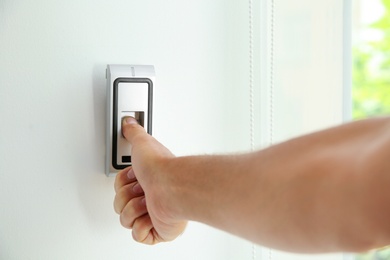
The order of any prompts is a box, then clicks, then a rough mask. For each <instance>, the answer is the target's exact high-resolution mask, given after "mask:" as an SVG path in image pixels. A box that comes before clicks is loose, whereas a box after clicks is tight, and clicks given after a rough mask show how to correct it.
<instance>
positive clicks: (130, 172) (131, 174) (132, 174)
mask: <svg viewBox="0 0 390 260" xmlns="http://www.w3.org/2000/svg"><path fill="white" fill-rule="evenodd" d="M127 178H129V179H130V180H132V179H135V174H134V171H133V168H131V169H130V170H129V171H128V172H127Z"/></svg>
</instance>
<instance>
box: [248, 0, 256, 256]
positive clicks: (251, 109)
mask: <svg viewBox="0 0 390 260" xmlns="http://www.w3.org/2000/svg"><path fill="white" fill-rule="evenodd" d="M248 6H249V8H248V9H249V10H248V11H249V117H250V123H249V124H250V125H249V129H250V130H249V131H250V133H249V135H250V147H251V151H254V150H255V137H254V128H255V123H254V121H255V118H254V89H253V12H252V8H253V2H252V0H249V5H248ZM252 259H253V260H255V259H256V245H255V244H254V243H253V244H252Z"/></svg>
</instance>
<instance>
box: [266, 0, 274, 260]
mask: <svg viewBox="0 0 390 260" xmlns="http://www.w3.org/2000/svg"><path fill="white" fill-rule="evenodd" d="M270 1H271V7H270V9H271V10H270V11H271V17H270V20H271V21H270V31H271V32H270V45H271V46H270V73H269V145H270V146H271V145H272V144H273V143H274V112H275V111H274V73H275V67H274V63H275V62H274V59H275V47H274V46H275V0H270ZM272 258H273V251H272V249H271V248H270V249H269V251H268V259H269V260H272Z"/></svg>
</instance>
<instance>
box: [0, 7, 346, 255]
mask: <svg viewBox="0 0 390 260" xmlns="http://www.w3.org/2000/svg"><path fill="white" fill-rule="evenodd" d="M313 2H314V1H313ZM318 2H323V3H322V4H321V8H322V10H321V12H319V11H318V12H315V13H312V12H313V10H316V7H315V6H314V3H311V1H309V0H299V1H294V4H293V3H291V1H287V0H277V1H276V4H277V7H279V8H280V9H278V10H279V11H278V12H277V13H276V14H275V18H276V23H275V29H277V31H278V32H277V33H276V34H275V39H274V40H275V53H276V54H275V56H274V59H275V60H274V62H275V68H274V69H275V71H274V72H275V74H274V76H275V78H274V90H273V93H274V109H273V112H272V113H269V103H268V102H269V94H270V89H271V88H270V84H269V82H270V80H269V75H270V74H269V70H268V69H269V62H270V60H269V59H270V57H269V51H268V50H267V49H268V48H267V47H269V46H266V45H265V46H263V47H261V42H269V39H270V38H269V32H268V30H269V26H270V24H269V17H263V20H262V21H263V22H262V23H260V13H261V10H263V11H262V12H264V10H265V7H267V6H268V7H269V1H262V2H260V1H255V2H254V23H255V24H254V30H255V35H254V36H255V38H254V44H255V46H254V47H255V49H254V53H255V56H254V58H255V60H254V71H255V75H254V79H255V82H254V83H255V85H254V87H255V110H254V113H255V114H254V118H255V130H256V135H255V137H256V139H255V141H256V146H257V147H259V146H264V145H266V144H267V143H269V137H268V136H269V129H270V128H269V121H270V114H272V116H271V118H273V120H274V128H273V131H274V134H273V135H274V138H275V141H277V140H282V139H285V138H287V137H290V136H294V135H297V134H300V133H303V132H306V131H311V130H314V129H318V128H321V127H324V126H326V125H331V124H335V123H338V122H340V116H341V111H340V106H341V101H340V98H341V97H340V95H341V92H340V88H341V86H340V79H341V74H340V73H341V72H340V70H339V62H340V59H339V56H338V54H339V52H340V49H339V43H340V39H339V38H337V37H336V38H334V41H333V40H331V39H330V40H329V38H328V37H327V36H329V35H330V36H332V35H333V34H332V32H334V30H336V31H335V33H336V34H337V28H338V26H339V25H340V15H341V14H339V13H337V11H338V8H339V5H338V4H337V1H336V0H332V1H316V3H318ZM260 5H264V6H263V7H264V9H261V6H260ZM260 9H261V10H260ZM324 10H325V13H324V12H323V11H324ZM327 10H328V11H327ZM333 11H336V14H335V16H332V14H333V13H334V12H333ZM263 14H264V13H263ZM327 15H328V16H327ZM309 22H310V23H311V24H307V23H309ZM329 22H331V23H330V24H329ZM261 25H262V26H263V27H262V29H263V30H264V29H266V30H265V31H263V34H260V27H261ZM291 26H292V27H291ZM294 30H295V31H294ZM324 31H325V32H326V33H327V34H325V35H323V34H322V33H320V32H324ZM306 33H308V34H306ZM296 34H299V35H301V36H302V38H301V37H299V38H297V37H295V35H296ZM248 39H249V34H248V3H247V2H246V1H228V2H226V1H222V0H215V1H209V0H197V1H180V0H166V1H152V0H144V1H133V0H126V1H124V0H111V1H103V0H96V1H87V0H77V1H76V0H68V1H58V0H52V1H43V0H38V1H21V0H13V1H10V0H1V1H0V118H1V122H2V123H1V126H0V205H1V208H0V259H156V258H158V259H173V258H176V259H251V258H252V245H251V243H248V242H246V241H243V240H241V239H238V238H235V237H232V236H230V235H227V234H225V233H223V232H220V231H217V230H214V229H212V228H209V227H206V226H203V225H200V224H196V223H191V224H190V226H189V228H188V230H187V232H185V234H184V235H183V236H182V237H181V238H179V239H178V240H177V241H175V242H173V243H167V244H162V245H158V246H155V247H149V246H143V245H140V244H137V243H135V242H134V241H133V240H132V238H131V234H130V232H129V231H128V230H125V229H123V228H122V227H121V226H120V224H119V221H118V216H117V215H116V214H115V213H114V211H113V208H112V201H113V196H114V192H113V181H114V179H113V178H107V177H106V176H105V175H104V147H105V144H104V140H105V139H104V131H105V130H104V129H105V127H104V126H105V118H104V115H105V75H104V74H105V66H106V64H108V63H119V64H120V63H124V64H152V65H155V67H156V72H157V80H158V83H157V85H156V87H155V89H154V91H155V92H154V109H155V110H154V129H153V132H154V135H155V136H156V137H157V138H158V139H159V140H160V141H161V142H163V143H164V144H166V145H167V146H168V147H169V148H170V149H172V151H173V152H174V153H175V154H177V155H184V154H198V153H202V154H203V153H217V152H218V153H220V152H223V153H226V152H232V151H243V150H249V149H250V138H249V133H250V123H249V122H250V116H249V101H248V99H249V88H248V84H249V80H248V78H249V73H248V66H249V65H248V64H249V57H248V53H249V49H248ZM307 40H309V42H307ZM327 40H328V41H327ZM324 41H325V42H326V45H324ZM302 44H303V46H302ZM324 46H325V48H324ZM324 49H325V50H326V52H322V51H323V50H324ZM305 50H309V51H308V52H305ZM317 65H318V67H316V66H317ZM316 68H317V69H316ZM260 69H261V71H262V73H259V72H260ZM324 71H326V72H324ZM260 83H262V85H261V88H260V87H259V86H260ZM309 96H310V97H309ZM308 97H309V98H308ZM256 250H257V251H256V254H255V255H256V256H257V257H260V256H262V254H268V253H265V252H266V250H265V249H261V248H259V247H256ZM274 254H276V252H274ZM274 259H278V258H274ZM332 259H338V258H337V257H336V258H332Z"/></svg>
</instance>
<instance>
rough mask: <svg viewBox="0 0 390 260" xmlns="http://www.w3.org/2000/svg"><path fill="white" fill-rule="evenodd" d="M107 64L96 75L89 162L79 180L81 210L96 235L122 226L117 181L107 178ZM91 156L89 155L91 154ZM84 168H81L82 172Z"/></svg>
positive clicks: (82, 162) (84, 162)
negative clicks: (116, 197) (117, 210)
mask: <svg viewBox="0 0 390 260" xmlns="http://www.w3.org/2000/svg"><path fill="white" fill-rule="evenodd" d="M105 69H106V64H97V65H95V66H94V67H93V71H92V86H91V87H92V89H91V91H92V93H91V94H92V96H93V100H92V101H93V102H92V105H93V107H92V112H93V115H92V116H93V117H92V120H93V122H91V123H92V126H91V127H93V128H94V129H93V132H91V135H90V139H89V140H88V142H87V143H86V144H88V146H89V147H85V148H84V149H85V150H84V152H85V158H84V159H85V160H83V158H80V161H78V163H77V165H76V166H75V168H76V167H77V169H75V171H77V172H78V173H79V174H78V176H77V180H76V181H77V184H78V189H77V190H78V196H79V202H80V204H81V205H80V206H81V207H82V209H83V210H84V212H85V218H86V222H88V225H89V227H90V228H91V229H93V230H94V232H99V230H104V229H107V228H110V229H112V228H113V227H115V226H117V225H118V222H117V221H118V217H117V215H116V214H115V212H114V210H113V199H114V188H113V187H114V185H113V184H114V180H115V178H113V177H106V175H105V172H104V170H105V122H106V78H105ZM88 153H89V154H88ZM80 166H81V168H80Z"/></svg>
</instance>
